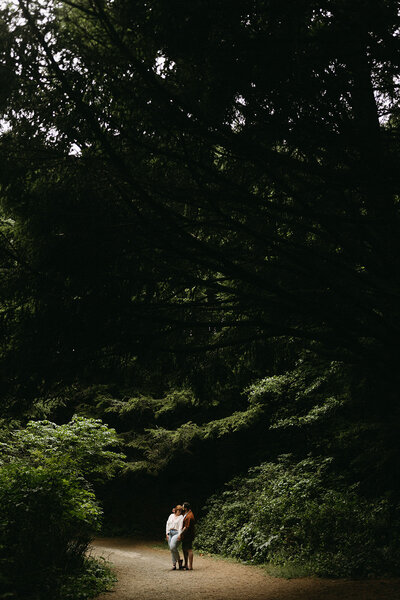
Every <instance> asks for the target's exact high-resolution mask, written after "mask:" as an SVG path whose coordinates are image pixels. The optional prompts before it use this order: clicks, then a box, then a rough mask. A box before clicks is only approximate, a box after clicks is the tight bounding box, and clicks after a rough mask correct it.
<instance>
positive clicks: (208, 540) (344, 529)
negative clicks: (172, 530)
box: [196, 457, 400, 577]
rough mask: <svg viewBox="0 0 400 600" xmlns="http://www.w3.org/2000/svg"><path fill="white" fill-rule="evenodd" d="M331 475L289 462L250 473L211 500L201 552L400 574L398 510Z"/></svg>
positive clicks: (324, 466) (317, 462) (327, 569)
mask: <svg viewBox="0 0 400 600" xmlns="http://www.w3.org/2000/svg"><path fill="white" fill-rule="evenodd" d="M329 471H330V460H329V459H312V458H308V459H305V460H303V461H301V462H299V463H293V462H292V461H290V460H289V458H288V457H282V458H281V460H280V461H279V462H278V463H264V464H262V465H260V466H259V467H256V468H253V469H250V471H249V473H248V475H247V476H246V477H243V478H239V477H238V478H236V479H234V480H233V481H232V482H230V483H229V484H228V485H227V489H226V490H225V491H223V492H222V493H221V494H218V495H215V496H213V497H212V498H211V499H210V501H209V503H208V505H207V507H206V515H205V517H204V518H203V520H202V521H201V523H200V524H199V534H198V536H197V542H196V543H197V547H198V548H200V549H202V550H205V551H208V552H215V553H222V554H224V555H227V556H234V557H236V558H240V559H242V560H245V561H252V562H255V563H271V564H272V565H276V566H283V567H285V568H286V569H288V568H290V567H293V568H296V566H297V568H298V567H299V565H300V566H301V568H302V569H303V571H304V572H308V573H314V574H317V575H321V576H334V577H348V576H368V575H372V574H381V575H382V574H383V575H387V574H396V573H397V572H398V568H399V567H400V563H399V560H398V555H399V553H398V550H399V548H398V532H399V528H400V513H399V510H398V509H397V510H394V508H393V507H391V506H390V504H389V502H388V501H387V500H385V499H384V498H380V499H376V500H373V501H372V500H366V499H364V498H363V497H361V496H360V494H359V493H358V491H357V487H356V486H353V487H350V488H346V487H345V486H342V487H338V485H337V481H336V485H334V480H333V477H332V472H331V473H330V472H329Z"/></svg>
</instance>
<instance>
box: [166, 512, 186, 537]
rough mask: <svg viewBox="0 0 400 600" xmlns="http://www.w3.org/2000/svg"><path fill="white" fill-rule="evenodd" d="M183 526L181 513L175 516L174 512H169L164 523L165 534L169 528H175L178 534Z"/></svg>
mask: <svg viewBox="0 0 400 600" xmlns="http://www.w3.org/2000/svg"><path fill="white" fill-rule="evenodd" d="M182 527H183V515H178V516H176V515H175V513H171V514H170V515H169V517H168V521H167V525H166V534H167V535H168V534H169V530H170V529H176V530H177V531H178V535H180V534H181V531H182Z"/></svg>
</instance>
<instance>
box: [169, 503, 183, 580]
mask: <svg viewBox="0 0 400 600" xmlns="http://www.w3.org/2000/svg"><path fill="white" fill-rule="evenodd" d="M182 511H183V508H182V506H181V505H180V504H178V506H175V508H173V509H172V513H171V514H170V516H169V517H168V521H167V525H166V534H167V542H168V546H169V549H170V550H171V556H172V570H173V571H175V570H176V563H178V565H179V568H180V569H182V560H181V558H180V556H179V551H178V544H179V540H178V538H179V536H180V534H181V531H182V524H183V515H182Z"/></svg>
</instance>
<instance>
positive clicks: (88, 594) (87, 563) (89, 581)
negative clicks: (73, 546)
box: [60, 557, 116, 600]
mask: <svg viewBox="0 0 400 600" xmlns="http://www.w3.org/2000/svg"><path fill="white" fill-rule="evenodd" d="M115 582H116V577H115V575H114V573H113V571H112V569H111V568H110V565H109V564H108V563H107V562H106V561H105V560H104V559H95V558H93V557H86V558H85V559H84V561H83V566H82V569H81V570H80V571H78V572H76V573H73V574H70V575H68V576H67V577H66V578H65V579H64V581H63V584H62V586H61V590H60V600H86V599H87V598H94V597H96V596H97V595H98V594H101V593H102V592H109V591H111V589H112V588H113V586H114V584H115Z"/></svg>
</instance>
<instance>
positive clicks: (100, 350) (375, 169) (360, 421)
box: [0, 0, 400, 474]
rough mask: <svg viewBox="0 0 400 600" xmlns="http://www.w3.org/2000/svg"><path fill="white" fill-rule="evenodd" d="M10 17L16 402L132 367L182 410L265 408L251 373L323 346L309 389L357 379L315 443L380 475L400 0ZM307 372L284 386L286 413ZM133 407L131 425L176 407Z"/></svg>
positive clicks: (6, 108) (392, 377) (388, 441)
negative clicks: (196, 401)
mask: <svg viewBox="0 0 400 600" xmlns="http://www.w3.org/2000/svg"><path fill="white" fill-rule="evenodd" d="M2 15H3V21H2V26H1V30H0V41H1V51H2V62H1V70H0V78H1V81H2V82H4V85H3V87H2V92H1V96H0V103H1V107H2V114H3V133H2V135H1V139H0V144H1V151H2V158H3V160H2V163H1V168H0V183H1V206H2V225H1V238H0V252H1V253H0V260H1V268H2V275H3V278H2V287H1V290H0V300H1V321H0V323H1V329H0V331H1V333H2V336H1V339H2V349H1V360H0V366H1V369H2V372H3V374H4V377H3V381H4V383H3V394H4V395H5V396H7V397H8V398H9V399H10V400H9V404H10V405H12V404H13V403H14V401H17V400H18V401H20V400H21V399H27V401H32V399H33V398H35V397H36V396H40V395H46V394H47V395H49V394H51V393H53V391H54V390H56V391H57V390H60V389H65V388H68V386H74V385H75V386H76V385H78V387H79V386H80V385H82V386H90V385H91V384H93V383H96V384H105V383H110V381H112V383H113V384H115V385H116V386H117V387H118V386H120V387H124V386H126V387H130V388H131V389H132V388H134V389H135V393H136V392H138V393H139V392H143V393H148V392H149V390H150V392H152V393H153V395H157V398H164V401H165V403H166V405H168V406H169V404H168V402H169V400H168V401H167V400H166V399H165V398H166V397H165V393H167V392H168V391H170V390H169V388H170V387H171V386H172V385H174V384H176V383H177V382H178V383H179V385H182V384H185V385H188V387H191V389H194V390H195V392H197V396H198V398H200V400H201V402H203V404H202V405H201V406H202V407H203V408H200V409H199V411H198V413H197V417H196V418H197V424H200V425H203V424H204V423H205V422H209V421H210V420H211V415H210V412H209V409H210V406H213V401H212V399H211V398H210V392H211V390H212V392H213V393H215V395H216V396H217V398H216V400H215V405H216V406H219V405H220V401H221V402H222V400H223V403H225V404H224V410H222V409H221V410H220V409H218V410H220V412H219V413H218V415H217V417H218V418H225V417H226V416H227V414H229V413H230V412H231V413H232V412H233V413H234V414H236V413H235V412H234V411H236V410H239V411H240V410H243V411H244V412H246V411H247V409H248V406H247V400H244V399H243V397H241V396H240V391H241V390H242V389H243V388H244V387H246V386H248V385H249V383H251V382H252V381H254V380H255V379H257V378H260V377H263V376H265V375H276V374H279V375H281V374H282V372H285V371H289V370H290V369H295V367H294V365H295V363H296V361H298V360H299V358H300V363H298V364H297V367H296V369H300V371H299V370H296V369H295V370H294V371H293V372H294V373H295V374H296V375H295V376H293V377H294V379H295V380H296V382H299V381H300V383H298V389H300V390H302V392H301V393H304V394H305V395H306V394H307V393H308V391H307V390H309V387H307V385H309V386H311V383H310V382H311V381H314V382H315V381H318V378H319V380H321V381H329V382H331V383H330V385H332V386H333V387H334V388H335V386H338V387H340V386H339V384H338V383H337V380H338V381H339V380H340V381H341V386H342V388H341V389H342V391H341V392H340V394H342V396H343V397H344V396H345V397H346V398H347V400H346V402H344V404H345V405H346V408H345V409H344V413H340V415H339V416H338V417H337V418H336V419H332V422H331V423H330V424H329V425H328V426H327V428H324V427H323V428H322V431H321V432H319V434H317V433H315V432H314V433H313V434H312V435H310V439H305V438H303V437H301V436H300V438H301V439H300V441H299V440H297V441H296V444H297V445H298V447H302V445H303V446H306V447H308V446H312V447H313V448H316V447H318V448H319V449H320V448H321V447H323V446H324V443H325V442H326V446H327V447H329V448H331V444H333V442H332V439H336V438H337V439H336V442H337V445H338V446H340V444H343V447H344V449H343V447H341V449H340V451H337V452H338V455H340V456H341V460H342V461H343V463H345V462H346V452H349V450H348V448H349V446H351V447H352V456H353V457H355V458H354V460H355V464H357V465H361V466H360V467H359V469H360V471H362V472H363V473H364V474H365V473H366V471H367V469H368V465H369V464H372V463H373V464H374V468H375V471H374V472H375V473H376V472H378V471H379V469H380V467H381V465H382V460H383V461H388V464H390V465H391V466H390V468H391V469H392V471H393V466H394V465H395V466H396V465H397V466H396V469H397V468H398V464H399V453H398V442H395V438H396V432H397V429H398V421H399V402H398V388H399V375H398V372H399V370H398V365H397V363H398V357H397V337H398V328H399V303H398V296H399V293H400V281H399V265H398V261H399V256H400V254H399V244H400V241H399V240H400V236H399V201H398V198H399V196H398V195H399V170H398V168H397V164H398V155H399V135H398V134H399V94H398V87H399V69H400V45H399V33H398V32H399V26H400V17H399V14H398V3H397V2H394V1H392V0H372V1H370V2H368V3H365V2H359V1H353V2H346V1H345V0H326V1H325V2H321V1H320V2H310V1H307V2H304V1H297V2H282V1H279V2H278V1H275V0H270V1H267V0H265V1H254V0H253V1H251V2H250V1H245V0H242V1H239V2H234V3H232V2H227V1H225V0H217V1H213V2H208V1H206V0H194V1H192V2H178V1H176V0H174V1H173V2H168V3H165V2H162V1H156V0H150V1H148V2H136V1H129V2H127V1H126V0H115V1H113V2H111V1H106V0H82V1H81V0H77V1H76V2H75V1H59V2H57V1H54V2H51V3H50V4H48V3H46V5H43V4H42V3H41V2H28V1H27V0H17V1H15V2H12V3H10V4H9V6H8V7H7V8H5V9H3V11H2ZM304 357H306V359H304ZM339 363H340V365H341V368H342V371H341V372H340V373H341V377H338V378H337V380H336V379H335V377H336V375H335V377H333V379H334V383H332V377H331V374H332V364H334V365H337V364H339ZM299 364H300V365H302V366H300V367H298V365H299ZM304 365H306V366H307V369H308V373H307V374H306V375H304V377H303V371H304ZM302 369H303V371H302ZM298 373H300V375H299V374H298ZM318 373H319V375H318ZM326 373H328V374H329V375H326ZM335 373H336V371H335ZM325 376H326V377H325ZM296 378H297V379H296ZM285 381H286V380H285ZM291 381H292V380H291V379H290V377H289V383H288V389H289V391H288V393H287V394H283V393H282V390H281V388H279V390H278V391H276V390H275V391H274V394H275V396H274V398H275V399H276V398H278V400H279V402H278V401H277V404H279V403H280V406H281V408H282V407H283V408H282V411H283V413H284V417H285V419H287V418H289V417H288V411H289V412H290V410H292V411H293V413H296V411H297V410H298V409H299V407H298V406H297V404H296V402H297V400H298V396H296V394H295V393H294V392H293V389H294V387H295V385H294V384H293V385H292V383H290V382H291ZM306 381H307V382H308V383H307V385H306V384H305V382H306ZM285 385H286V384H285ZM296 385H297V383H296ZM291 386H292V387H291ZM328 387H329V386H327V388H328ZM70 389H71V388H68V390H69V391H70ZM73 389H75V388H73ZM296 389H297V388H296ZM335 389H336V388H335ZM304 390H306V391H304ZM343 390H344V391H343ZM54 393H56V392H54ZM68 393H69V392H68ZM299 393H300V392H299ZM338 393H339V392H338ZM163 394H164V396H163ZM271 394H272V392H271ZM340 394H339V395H340ZM120 395H121V394H120ZM122 395H123V394H122ZM272 395H273V394H272ZM267 396H268V395H267ZM312 397H313V398H314V396H312ZM326 397H328V391H327V393H326ZM168 398H169V397H168V396H167V399H168ZM314 399H315V398H314ZM153 400H154V399H153ZM263 402H264V401H263ZM269 402H270V396H268V398H267V400H266V401H265V405H264V404H263V403H261V404H262V407H264V408H262V410H264V409H265V411H266V412H268V411H269V410H270V411H271V414H275V409H271V407H270V405H269V404H268V403H269ZM17 404H18V403H17ZM106 404H107V403H106ZM111 404H112V402H111ZM117 404H118V403H117ZM189 404H190V402H189ZM311 404H312V402H311ZM172 405H173V406H172ZM172 405H171V406H172V408H170V413H168V415H169V416H168V418H167V420H166V427H167V426H169V427H170V428H171V430H172V429H173V427H176V426H177V423H179V419H178V420H177V421H174V419H175V418H177V417H176V414H175V412H174V411H175V409H176V408H177V407H178V405H179V402H178V403H177V404H174V403H172ZM113 406H114V405H113ZM124 406H125V409H124V410H125V412H124V411H122V413H123V414H122V422H123V421H124V418H125V417H126V415H127V414H128V416H129V414H130V412H131V411H132V412H133V414H134V417H132V420H133V425H132V422H130V421H129V418H128V424H126V423H125V424H121V423H119V425H120V428H122V429H123V428H124V426H125V425H126V427H127V428H128V429H129V427H131V428H132V427H133V428H135V427H137V429H138V430H141V428H142V429H143V428H146V426H149V423H150V424H153V425H154V419H155V418H156V417H154V414H158V412H157V411H159V410H160V408H159V405H158V404H157V401H156V402H155V404H154V402H153V403H152V402H150V403H149V405H146V403H145V402H144V401H143V407H145V408H146V407H147V408H146V410H147V412H146V410H144V408H143V411H144V416H143V415H142V414H141V413H140V414H141V416H140V415H139V416H138V415H137V414H136V413H135V411H136V409H137V404H135V402H134V403H133V405H132V406H133V408H132V406H131V405H130V404H128V405H124ZM140 406H142V404H141V405H140ZM265 406H266V408H265ZM274 406H275V405H274ZM114 408H115V406H114ZM310 408H311V407H310V406H308V405H307V402H305V403H304V405H302V408H301V410H302V411H303V413H304V412H307V410H310ZM107 409H110V406H108V405H107ZM141 410H142V409H140V411H141ZM216 410H217V409H216ZM260 410H261V409H260ZM299 410H300V409H299ZM301 410H300V412H301ZM140 411H139V412H140ZM143 411H142V412H143ZM154 411H155V413H154ZM207 411H208V412H207ZM111 412H112V411H111ZM117 412H118V411H117ZM189 412H190V411H189ZM278 412H279V411H278ZM172 413H173V415H175V416H171V415H172ZM246 414H247V412H246ZM251 414H252V413H251ZM263 414H264V413H263ZM303 416H304V415H303ZM388 416H389V418H388ZM169 417H171V421H170V422H169V421H168V419H169ZM116 418H117V417H116ZM157 418H158V417H157ZM188 418H190V417H188ZM268 418H269V417H268ZM135 419H136V420H135ZM171 423H173V426H172V425H171ZM263 423H264V422H263ZM349 423H351V426H349ZM269 424H270V422H269ZM200 425H199V426H200ZM219 426H220V424H219V425H218V426H216V428H217V429H218V427H219ZM257 426H260V427H261V428H262V427H264V428H265V426H266V425H265V423H264V425H262V426H261V425H260V424H258V425H257ZM353 426H354V428H355V429H352V427H353ZM357 426H358V429H357ZM332 430H334V431H335V432H336V433H332ZM260 431H261V430H260ZM260 431H258V433H257V436H258V437H257V439H259V438H260V437H261V436H262V434H261V432H260ZM338 431H340V432H343V431H346V432H347V433H346V436H342V437H341V436H340V435H339V434H338ZM371 431H373V433H371ZM185 432H186V430H185ZM196 432H197V430H196ZM360 432H361V433H360ZM365 432H367V433H365ZM135 433H138V431H136V430H135ZM197 433H198V432H197ZM197 433H196V435H197ZM203 433H204V431H203ZM318 435H320V437H319V438H318ZM199 436H200V434H199ZM335 436H336V438H335ZM200 437H201V436H200ZM305 437H307V436H305ZM316 438H318V441H316ZM344 438H346V441H345V442H343V439H344ZM268 439H269V438H268ZM310 440H311V441H310ZM371 440H372V442H371ZM143 443H144V445H146V443H148V440H147V441H146V443H145V442H143ZM263 443H264V442H263ZM268 443H269V442H268ZM293 443H294V442H293ZM271 444H272V441H271ZM296 444H295V445H296ZM261 445H262V444H261ZM267 445H268V444H267V443H264V446H263V452H264V450H265V447H266V446H267ZM367 447H368V448H369V450H370V452H371V455H373V456H374V457H375V458H373V459H372V458H371V455H370V454H368V458H366V457H365V456H364V457H363V453H365V449H366V448H367ZM142 449H143V448H142ZM155 451H157V448H156V449H155ZM254 452H255V454H254V456H255V459H256V458H260V456H259V454H258V452H259V448H257V449H255V450H254ZM378 457H381V458H382V457H383V458H382V460H381V458H378ZM357 461H358V462H357ZM374 461H375V462H374ZM357 468H358V467H355V470H357ZM387 472H389V470H388V471H387Z"/></svg>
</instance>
